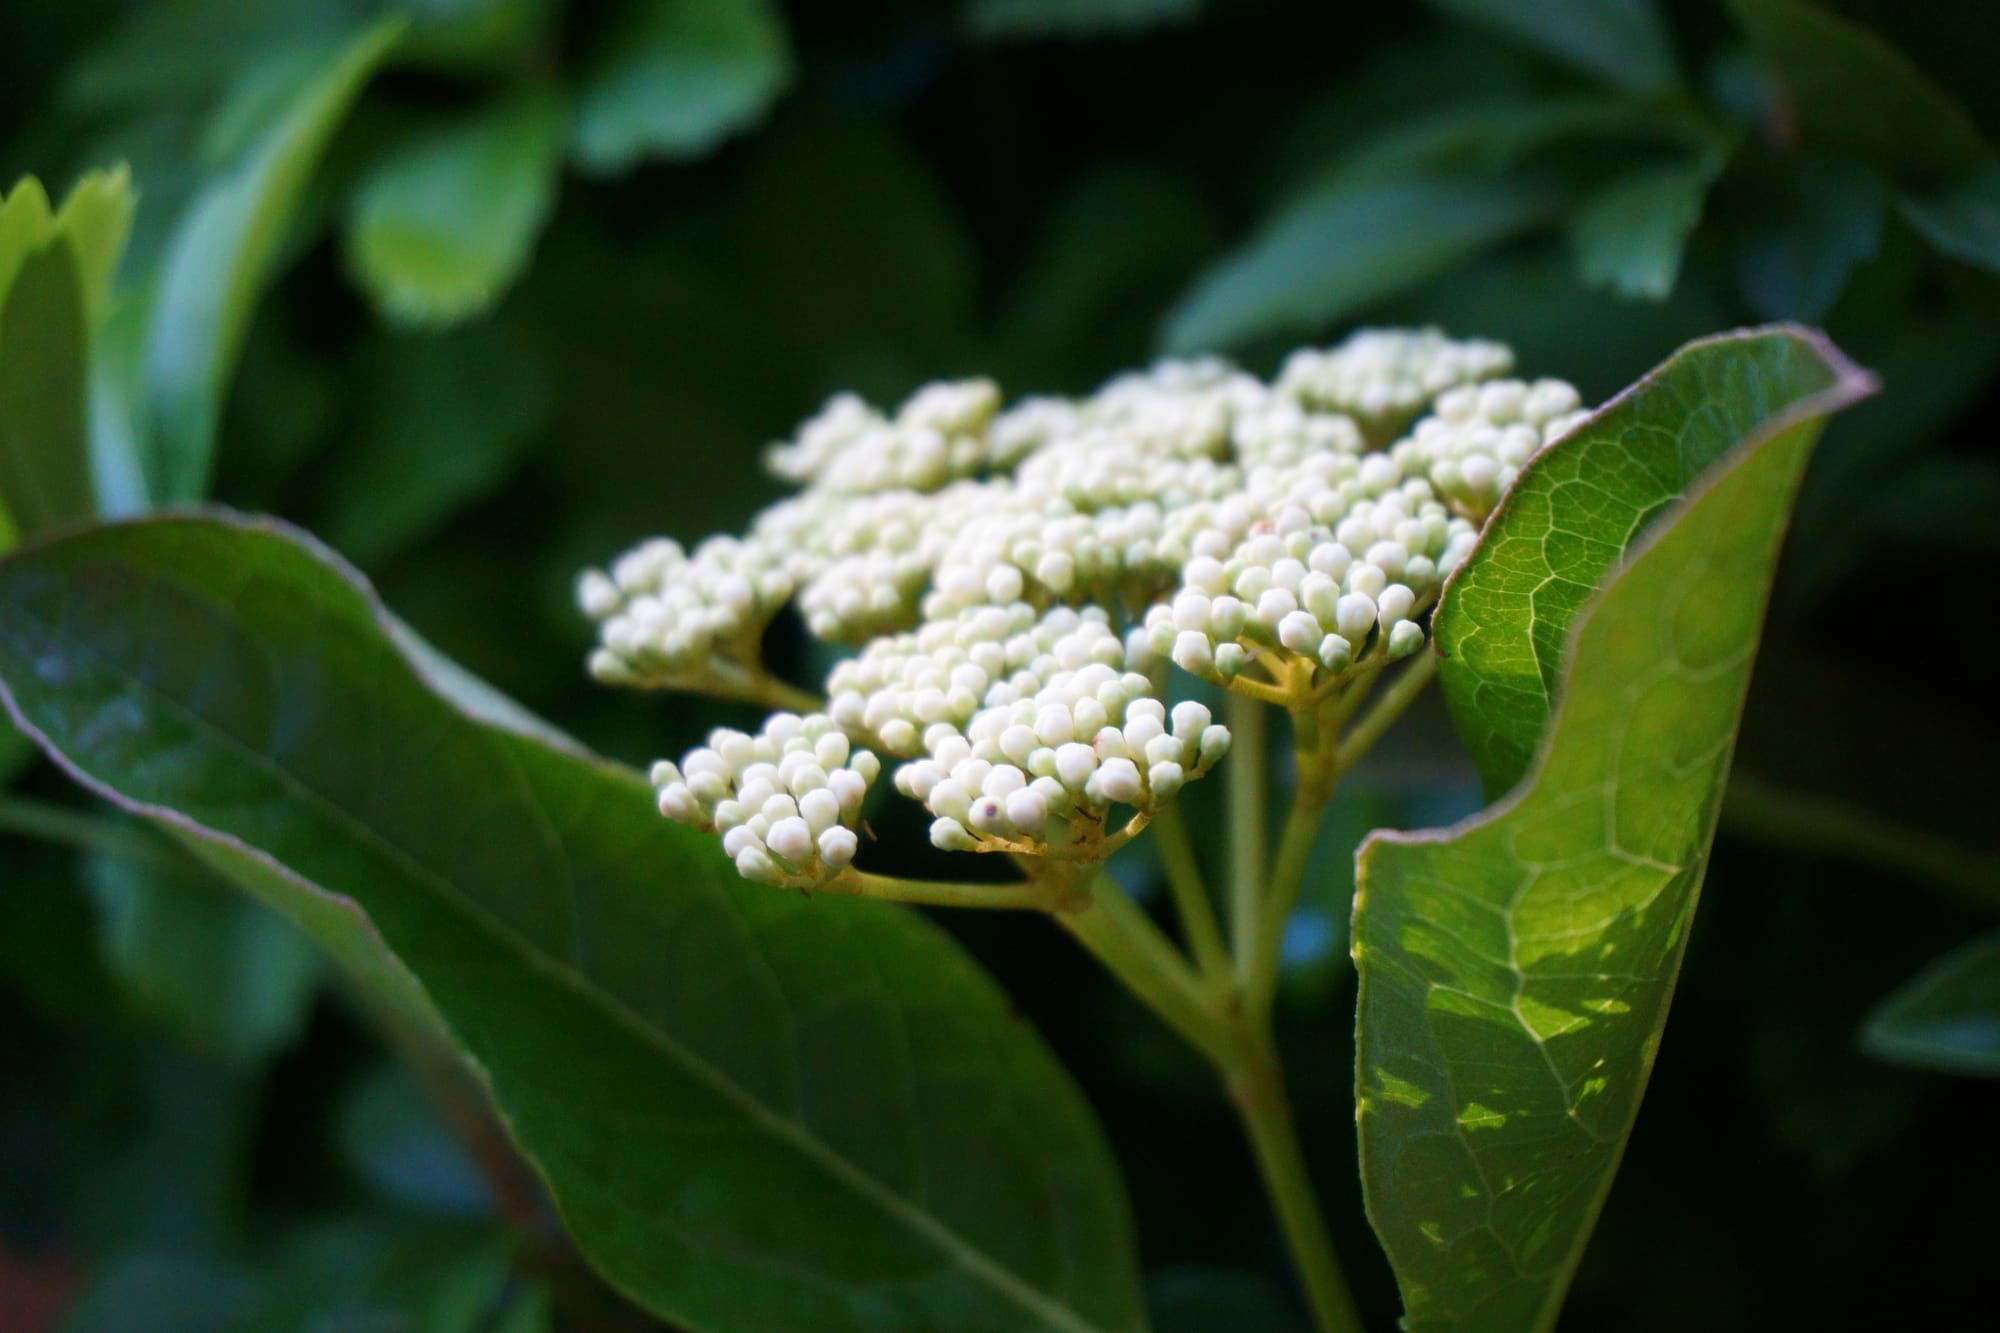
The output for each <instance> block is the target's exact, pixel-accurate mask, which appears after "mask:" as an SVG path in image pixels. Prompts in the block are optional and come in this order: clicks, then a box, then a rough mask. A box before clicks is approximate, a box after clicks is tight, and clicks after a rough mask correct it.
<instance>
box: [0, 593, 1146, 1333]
mask: <svg viewBox="0 0 2000 1333" xmlns="http://www.w3.org/2000/svg"><path fill="white" fill-rule="evenodd" d="M15 609H16V611H17V613H18V614H21V615H23V616H26V617H27V618H28V619H30V620H33V621H34V622H35V623H36V624H38V625H40V626H41V627H42V629H43V630H44V632H46V633H47V634H48V635H49V637H50V638H51V639H54V640H56V641H58V642H62V643H65V644H68V645H69V646H70V647H71V649H72V650H73V651H77V652H80V653H82V654H83V655H84V656H87V657H90V658H93V659H95V660H96V661H97V662H98V663H99V665H100V667H102V668H103V669H105V670H108V671H109V672H110V673H111V674H112V675H113V676H114V677H116V678H118V679H121V680H123V681H124V682H126V684H127V686H128V688H136V689H137V690H139V691H140V692H142V693H144V694H147V695H149V696H151V697H153V698H154V699H156V700H157V701H159V702H160V703H161V704H162V705H164V706H165V707H167V708H168V709H170V710H171V711H173V712H175V713H177V714H179V715H180V716H181V717H182V718H184V719H185V720H186V721H187V722H188V723H189V724H190V725H191V726H193V727H194V728H195V729H196V730H198V731H200V732H203V733H206V734H208V735H210V736H211V737H213V738H214V739H216V740H218V741H220V742H221V743H222V744H224V745H225V746H226V747H228V748H231V749H234V750H236V751H238V752H239V753H240V754H242V755H243V756H245V757H246V759H247V760H248V761H249V762H250V763H251V764H252V765H253V766H254V767H257V768H261V769H263V770H265V771H267V772H268V773H269V774H270V775H271V777H272V779H273V780H274V781H275V782H276V783H277V784H278V785H280V786H281V787H284V788H286V789H288V790H290V791H292V792H294V793H296V794H297V795H298V796H299V797H300V798H301V799H303V800H305V801H306V802H308V803H310V804H311V805H314V806H316V807H318V808H319V809H321V810H322V811H323V812H325V813H326V814H327V815H328V816H329V817H330V818H331V819H333V821H334V822H335V823H336V824H339V825H343V826H346V827H348V828H350V829H351V830H353V832H354V834H355V836H356V837H357V838H358V839H359V840H361V841H362V842H365V843H367V844H369V845H372V846H374V847H375V848H376V849H377V850H378V851H379V852H380V853H381V854H382V855H383V856H385V857H386V858H387V859H388V860H389V861H390V862H392V863H393V864H395V865H397V866H399V867H401V868H402V869H403V871H404V873H405V874H407V875H409V876H410V877H411V878H413V879H414V880H416V881H417V882H418V883H420V884H423V885H426V886H428V887H429V888H430V889H431V890H432V891H433V892H434V893H437V894H439V895H440V896H442V897H443V898H444V899H446V901H447V905H455V906H456V907H457V908H458V910H459V911H460V912H462V913H463V914H464V915H466V916H469V917H471V918H472V919H473V920H474V921H475V922H477V923H478V924H479V925H481V926H483V927H484V928H485V930H486V931H487V932H488V933H489V934H490V935H492V936H494V937H495V938H496V939H498V940H499V941H500V942H501V943H503V944H505V945H507V946H509V947H511V948H512V949H513V950H514V951H515V952H516V953H518V954H519V955H520V956H521V958H522V959H523V960H524V961H525V962H526V963H527V964H528V965H529V966H530V967H533V968H535V969H537V970H538V971H541V972H543V973H544V974H546V975H548V976H550V977H552V978H554V979H555V980H556V981H558V982H560V983H561V984H563V985H565V986H567V987H568V988H569V989H571V990H572V991H574V992H576V993H577V994H578V995H580V996H582V997H583V998H584V999H585V1000H586V1001H587V1002H590V1003H593V1004H595V1005H596V1006H598V1007H600V1008H602V1009H603V1010H604V1011H605V1012H606V1013H607V1014H608V1015H609V1016H610V1017H611V1018H612V1019H613V1020H615V1021H616V1022H618V1023H620V1024H621V1025H623V1026H625V1027H626V1028H628V1029H629V1030H631V1031H632V1032H633V1033H634V1034H636V1035H637V1036H638V1037H639V1038H640V1039H641V1040H642V1041H644V1042H646V1043H647V1044H649V1045H652V1046H654V1047H656V1048H657V1049H658V1050H659V1051H660V1053H661V1054H662V1055H663V1056H664V1057H665V1058H666V1059H667V1060H668V1061H669V1062H671V1063H675V1064H679V1065H681V1066H683V1067H684V1068H686V1069H687V1070H688V1071H689V1072H691V1073H693V1074H694V1075H695V1076H696V1077H698V1078H699V1079H700V1080H701V1081H702V1082H703V1083H704V1084H706V1085H708V1086H709V1087H710V1088H711V1089H712V1090H713V1091H715V1092H716V1093H717V1094H718V1095H720V1096H721V1097H723V1098H724V1099H725V1100H726V1101H728V1102H729V1103H730V1104H731V1105H733V1106H735V1107H737V1108H738V1109H739V1110H741V1111H742V1112H743V1113H744V1114H745V1115H746V1116H747V1117H748V1118H749V1119H750V1120H751V1121H752V1122H753V1123H754V1124H755V1125H756V1126H757V1127H758V1128H760V1129H762V1130H764V1131H765V1132H766V1133H768V1134H769V1135H771V1136H772V1137H773V1138H776V1139H778V1140H779V1141H781V1142H783V1143H786V1144H789V1145H790V1146H791V1147H792V1148H794V1149H795V1150H796V1151H797V1152H798V1153H799V1154H800V1155H801V1156H803V1157H804V1158H806V1159H807V1160H808V1161H810V1162H812V1163H813V1164H814V1165H816V1166H819V1167H820V1168H821V1169H822V1170H824V1171H825V1172H826V1173H827V1174H828V1175H829V1176H831V1177H833V1178H834V1179H835V1180H837V1181H839V1182H841V1183H842V1184H845V1185H847V1186H848V1187H849V1188H850V1189H852V1190H854V1191H855V1192H856V1193H857V1194H859V1195H861V1196H862V1197H863V1198H865V1199H867V1200H868V1201H869V1202H871V1203H873V1204H875V1205H876V1206H877V1207H879V1208H881V1209H882V1210H883V1211H884V1212H885V1213H888V1214H889V1215H890V1216H892V1217H894V1218H896V1219H897V1220H898V1221H900V1222H902V1223H903V1224H904V1225H905V1226H907V1227H908V1228H909V1229H910V1230H911V1231H913V1232H915V1233H916V1234H918V1235H920V1236H922V1237H923V1238H924V1239H925V1240H928V1241H929V1242H931V1243H932V1244H933V1245H935V1246H936V1247H937V1248H938V1249H939V1250H941V1251H942V1252H943V1253H944V1254H945V1256H946V1257H947V1258H949V1259H950V1260H951V1261H952V1262H953V1263H954V1264H956V1265H957V1266H958V1267H959V1268H961V1269H963V1270H965V1271H966V1272H967V1273H969V1274H971V1275H972V1276H973V1277H975V1278H977V1279H979V1280H981V1281H983V1282H985V1283H986V1284H987V1285H989V1286H991V1287H992V1288H993V1289H994V1290H995V1291H996V1292H998V1293H999V1294H1000V1295H1002V1296H1004V1297H1006V1298H1007V1299H1009V1300H1011V1301H1013V1302H1014V1303H1015V1304H1016V1305H1019V1306H1020V1307H1022V1308H1023V1309H1024V1310H1027V1311H1029V1312H1030V1313H1032V1314H1034V1315H1035V1316H1037V1317H1038V1318H1040V1319H1042V1320H1043V1321H1045V1323H1046V1325H1047V1326H1048V1327H1050V1328H1057V1329H1063V1330H1068V1333H1108V1330H1106V1329H1104V1328H1103V1327H1102V1326H1100V1325H1098V1324H1094V1323H1091V1322H1089V1321H1087V1320H1085V1319H1084V1318H1083V1317H1082V1316H1081V1315H1079V1314H1077V1313H1076V1311H1074V1310H1073V1309H1071V1308H1070V1307H1069V1306H1067V1305H1064V1304H1062V1303H1060V1302H1058V1301H1057V1300H1056V1299H1055V1298H1053V1297H1051V1296H1050V1295H1048V1294H1047V1293H1045V1292H1043V1291H1042V1290H1040V1289H1039V1288H1037V1287H1034V1286H1031V1285H1030V1284H1029V1283H1028V1282H1027V1280H1026V1279H1024V1278H1022V1277H1019V1276H1018V1275H1016V1274H1015V1273H1014V1272H1013V1270H1011V1269H1009V1268H1007V1267H1006V1266H1005V1265H1003V1264H1002V1263H1000V1262H999V1261H998V1260H997V1259H994V1258H992V1257H991V1256H989V1255H988V1254H987V1253H986V1252H985V1251H984V1250H982V1249H980V1248H979V1247H978V1246H976V1245H974V1244H973V1243H972V1242H970V1241H968V1240H966V1239H965V1238H964V1237H962V1236H961V1235H959V1233H958V1232H957V1231H956V1230H954V1229H953V1228H952V1227H951V1226H950V1225H948V1224H947V1223H946V1222H944V1221H943V1220H942V1219H940V1218H938V1217H936V1216H935V1215H933V1214H932V1213H931V1212H929V1211H928V1210H927V1209H925V1208H922V1207H920V1206H918V1205H917V1204H915V1203H913V1202H911V1201H910V1200H908V1199H905V1198H904V1197H903V1196H902V1195H900V1194H898V1193H896V1192H895V1191H894V1190H892V1189H890V1188H889V1187H888V1186H887V1185H885V1184H883V1183H882V1182H881V1181H879V1180H877V1179H876V1178H875V1177H874V1176H872V1175H870V1174H868V1173H867V1172H866V1171H864V1170H862V1168H861V1167H859V1166H857V1165H855V1164H854V1163H853V1162H851V1161H849V1160H848V1159H847V1158H846V1157H844V1156H842V1155H841V1154H840V1153H839V1152H837V1151H836V1150H835V1149H834V1148H833V1147H832V1146H830V1145H829V1144H827V1143H826V1142H825V1141H824V1140H823V1139H821V1138H820V1137H819V1136H818V1135H816V1134H814V1133H813V1132H812V1131H811V1130H810V1129H809V1128H807V1127H806V1126H805V1125H804V1124H803V1123H801V1122H800V1121H798V1120H796V1119H793V1118H792V1117H790V1116H786V1115H783V1114H781V1113H779V1112H777V1111H775V1110H773V1109H772V1108H770V1107H768V1106H766V1105H765V1104H764V1103H763V1102H762V1101H760V1100H758V1099H757V1097H756V1096H755V1095H754V1094H752V1093H751V1092H750V1091H749V1090H748V1089H746V1088H744V1087H743V1086H742V1085H741V1084H739V1083H738V1082H736V1080H734V1079H732V1078H731V1077H730V1076H729V1075H728V1074H726V1073H724V1072H723V1071H722V1070H720V1069H718V1068H716V1067H715V1065H713V1064H712V1063H710V1062H709V1061H707V1060H705V1059H703V1058H702V1057H701V1056H700V1055H698V1054H696V1053H695V1052H694V1051H692V1050H690V1049H688V1048H687V1047H686V1046H684V1045H682V1044H681V1043H680V1042H679V1041H677V1040H675V1039H674V1038H673V1037H672V1036H670V1035H669V1034H668V1033H666V1032H665V1031H663V1030H661V1029H660V1028H658V1027H657V1026H655V1025H653V1024H651V1023H649V1022H647V1021H646V1019H645V1018H643V1017H642V1016H641V1015H639V1014H637V1013H635V1012H634V1011H633V1010H632V1009H631V1008H630V1007H629V1006H628V1005H626V1004H625V1003H624V1002H623V1001H621V1000H619V999H618V998H617V997H616V996H613V995H612V994H610V993H609V992H607V991H605V990H603V989H601V988H599V987H598V986H596V985H595V984H593V983H592V981H591V979H590V978H588V977H587V976H585V975H583V974H581V973H579V972H578V971H577V970H576V969H575V968H574V967H572V966H571V965H569V964H567V963H565V962H563V961H562V960H560V959H557V958H554V957H552V956H551V955H549V954H548V953H547V952H546V951H545V950H542V949H540V948H538V947H536V946H535V944H534V943H533V941H531V940H530V939H528V938H527V937H525V936H523V935H522V934H521V933H520V932H519V931H517V930H515V929H514V928H513V927H512V926H510V925H509V924H507V923H506V922H505V921H503V920H501V919H500V918H498V917H496V916H494V915H493V914H492V913H491V912H489V911H487V910H486V908H485V907H484V906H482V905H481V904H479V903H478V902H477V901H476V900H474V899H472V898H470V897H468V896H467V895H466V893H465V892H464V891H463V890H461V889H460V888H458V887H457V886H456V885H455V884H453V883H452V882H451V881H450V880H449V879H448V878H445V877H444V876H442V875H441V874H440V873H439V872H437V871H434V870H433V869H431V868H430V867H429V866H428V865H426V864H425V863H424V862H423V861H422V860H421V859H419V858H418V857H417V856H416V854H415V853H413V852H410V851H408V850H406V849H404V848H402V847H400V846H398V845H397V844H396V843H394V842H392V841H391V840H390V839H389V838H387V837H385V836H384V835H382V834H381V833H380V832H378V831H377V830H376V829H375V828H374V827H372V826H371V825H369V824H368V823H366V822H365V821H364V820H362V819H361V818H360V817H359V816H358V815H356V814H354V813H353V812H352V811H350V810H348V809H347V808H346V807H345V806H343V805H342V804H340V802H338V801H336V800H334V799H333V798H332V797H330V796H328V795H326V794H325V793H323V792H321V791H319V790H318V789H317V788H315V787H313V786H311V785H309V784H308V783H307V782H306V781H305V780H304V779H303V778H301V777H299V776H298V775H296V774H294V773H293V772H292V771H291V770H290V769H288V768H286V767H285V766H284V765H282V764H281V763H279V762H278V760H277V759H276V758H275V757H273V756H271V755H269V754H267V753H265V752H264V751H262V750H260V749H258V748H257V747H255V746H253V745H251V744H250V743H249V742H247V741H245V740H243V739H242V738H240V737H238V736H236V735H235V734H233V733H232V732H230V731H228V730H227V729H225V728H223V727H221V726H219V725H217V724H215V723H213V722H211V721H210V720H209V719H208V718H206V717H205V716H203V715H202V714H200V713H198V712H196V711H195V710H194V709H192V708H191V707H189V706H188V705H187V704H185V703H183V702H182V701H181V700H180V699H178V698H176V697H174V696H173V695H171V694H169V693H167V692H166V691H164V690H162V689H160V688H159V687H157V686H155V685H153V684H151V683H150V682H148V681H146V680H144V679H143V678H141V677H139V676H138V675H136V674H134V673H131V672H129V671H126V670H124V669H123V668H122V667H120V666H118V665H116V664H114V663H112V662H110V661H109V660H108V659H107V658H106V656H105V655H104V654H103V653H101V652H99V651H98V650H96V649H95V648H94V647H93V646H92V645H90V644H87V643H84V642H82V641H80V640H77V639H75V638H73V637H71V636H70V635H69V634H66V633H64V632H62V631H60V630H58V629H56V628H55V627H54V626H51V625H50V624H48V622H46V621H43V620H41V619H39V618H38V617H36V616H34V615H33V614H32V613H30V612H27V611H26V610H24V609H22V608H20V607H19V605H18V604H16V607H15ZM392 651H394V650H393V649H392ZM418 686H419V688H423V687H422V684H421V682H418ZM4 689H5V687H4V684H0V690H4ZM438 702H439V704H440V706H442V707H445V708H448V709H451V710H452V712H453V713H454V714H456V715H457V716H458V718H459V720H460V721H462V722H466V723H469V724H470V725H473V726H478V725H480V724H479V723H477V722H476V721H475V720H473V719H470V718H466V717H465V716H464V715H463V714H459V713H458V712H457V709H456V708H453V706H452V705H451V704H450V702H449V701H447V700H438ZM501 739H502V740H508V739H514V738H509V737H502V738H501ZM518 739H520V740H521V741H522V743H526V744H532V743H533V742H531V741H528V740H527V738H525V737H522V738H518ZM614 771H615V770H614ZM105 785H106V786H107V787H109V788H111V789H112V790H117V787H116V786H115V784H111V783H108V782H107V783H106V784H105ZM534 804H535V806H536V808H537V809H538V810H539V809H540V808H541V805H540V802H539V800H535V801H534ZM181 813H182V815H183V817H184V818H187V819H188V820H189V822H190V823H191V824H193V826H194V827H195V829H196V830H198V831H199V833H201V834H204V835H207V836H211V837H234V836H235V835H232V834H225V833H223V832H222V831H221V830H219V829H214V828H211V827H210V826H209V825H208V824H207V823H206V822H205V821H202V820H197V819H193V818H192V816H188V815H186V813H185V812H181ZM544 813H545V812H544ZM260 850H262V849H260ZM266 854H271V853H268V852H267V853H266ZM279 863H280V864H281V865H284V864H286V862H285V861H284V860H283V858H279ZM295 873H297V872H295ZM321 887H322V891H324V892H329V893H335V894H337V895H338V896H339V897H341V898H344V899H346V900H347V901H349V902H354V900H353V898H352V897H350V896H349V895H347V894H345V893H340V892H339V891H338V890H335V889H330V888H326V887H325V886H321ZM354 905H355V907H356V908H357V909H360V910H362V911H363V914H364V915H366V914H367V913H366V909H365V908H361V905H360V904H359V903H354ZM384 945H385V947H386V945H387V941H386V940H385V941H384ZM391 952H394V951H393V950H392V951H391ZM482 1073H483V1071H482Z"/></svg>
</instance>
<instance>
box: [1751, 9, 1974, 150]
mask: <svg viewBox="0 0 2000 1333" xmlns="http://www.w3.org/2000/svg"><path fill="white" fill-rule="evenodd" d="M1730 8H1731V9H1733V10H1734V11H1735V13H1736V17H1737V19H1738V21H1739V22H1740V23H1741V24H1742V25H1743V31H1744V33H1745V35H1746V36H1748V37H1749V39H1750V44H1751V45H1752V46H1753V47H1754V48H1755V49H1756V51H1757V53H1758V54H1759V55H1761V56H1762V57H1763V58H1764V59H1765V60H1767V61H1769V62H1770V64H1771V66H1772V68H1773V69H1774V70H1775V71H1776V73H1777V75H1778V77H1779V79H1780V80H1781V81H1782V83H1783V85H1784V94H1785V97H1786V99H1787V101H1788V104H1789V105H1788V114H1787V118H1788V119H1790V118H1796V121H1797V124H1798V125H1799V127H1800V128H1801V129H1802V130H1803V133H1804V135H1805V137H1806V139H1807V141H1808V142H1810V143H1814V144H1819V145H1822V146H1824V147H1828V148H1835V149H1840V150H1843V151H1846V152H1851V153H1858V154H1860V155H1861V156H1862V157H1865V158H1867V159H1868V160H1870V161H1871V162H1874V163H1875V164H1876V165H1877V166H1879V167H1881V168H1882V170H1884V171H1886V172H1888V173H1889V174H1891V175H1892V176H1896V177H1899V178H1914V179H1920V180H1940V179H1944V178H1947V177H1951V176H1954V175H1959V174H1962V173H1964V172H1967V171H1972V170H1975V169H1977V168H1978V167H1979V166H1981V165H1982V164H1983V163H1984V162H1985V161H1986V160H1987V158H1988V157H1989V156H1990V153H1989V151H1988V149H1987V146H1986V143H1985V140H1984V139H1982V138H1981V137H1980V133H1979V130H1978V127H1977V126H1975V125H1974V124H1973V122H1972V118H1971V117H1970V116H1968V115H1966V113H1965V109H1964V108H1963V107H1961V106H1960V105H1959V104H1958V103H1957V102H1955V101H1954V100H1952V98H1951V96H1950V94H1948V93H1946V92H1945V91H1944V90H1943V89H1941V88H1939V87H1938V86H1937V85H1936V84H1934V83H1932V82H1931V80H1930V79H1929V78H1928V77H1927V76H1926V75H1925V74H1924V73H1923V72H1922V71H1920V70H1918V69H1917V68H1916V66H1914V65H1912V64H1911V63H1910V62H1909V61H1908V60H1906V59H1904V57H1903V56H1902V55H1901V54H1900V53H1898V52H1896V51H1895V50H1893V49H1891V48H1890V47H1889V46H1888V45H1887V44H1886V43H1884V42H1883V41H1882V39H1881V38H1879V37H1877V36H1876V35H1875V34H1874V33H1872V32H1869V31H1868V30H1867V29H1866V28H1863V27H1861V26H1860V25H1859V24H1857V23H1854V22H1852V21H1851V20H1849V19H1845V18H1842V17H1840V16H1838V15H1835V14H1829V13H1828V12H1826V11H1825V10H1824V9H1821V8H1820V7H1819V6H1818V5H1815V4H1811V3H1808V2H1807V0H1730Z"/></svg>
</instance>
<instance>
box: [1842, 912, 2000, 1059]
mask: <svg viewBox="0 0 2000 1333" xmlns="http://www.w3.org/2000/svg"><path fill="white" fill-rule="evenodd" d="M1861 1046H1862V1049H1863V1050H1865V1051H1867V1052H1868V1053H1869V1054H1871V1055H1874V1056H1876V1057H1877V1058H1879V1059H1882V1060H1887V1061H1889V1062H1890V1063H1891V1064H1899V1065H1911V1066H1913V1067H1915V1068H1917V1069H1932V1070H1936V1071H1938V1072H1939V1073H1944V1074H1979V1075H1984V1076H1986V1077H1988V1078H2000V932H1996V933H1993V934H1988V935H1981V936H1980V937H1979V938H1978V939H1976V940H1973V941H1972V942H1971V943H1970V944H1967V945H1964V946H1963V947H1961V948H1958V949H1954V950H1953V951H1952V952H1950V953H1948V954H1946V955H1945V956H1944V957H1942V958H1940V959H1938V960H1937V961H1936V962H1934V963H1932V964H1931V965H1930V966H1929V967H1926V968H1925V969H1924V970H1923V971H1921V972H1919V973H1917V975H1916V976H1914V977H1911V978H1910V979H1909V980H1908V981H1906V982H1904V983H1903V984H1902V985H1901V986H1899V987H1897V989H1896V991H1895V992H1894V993H1893V994H1891V995H1890V996H1889V998H1887V999H1886V1000H1884V1001H1882V1003H1881V1004H1879V1005H1877V1006H1876V1007H1875V1010H1874V1012H1873V1013H1871V1014H1869V1015H1868V1021H1867V1022H1866V1023H1864V1024H1863V1025H1862V1028H1861Z"/></svg>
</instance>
